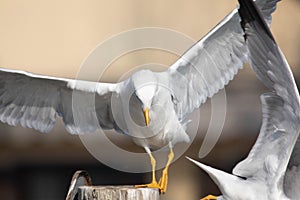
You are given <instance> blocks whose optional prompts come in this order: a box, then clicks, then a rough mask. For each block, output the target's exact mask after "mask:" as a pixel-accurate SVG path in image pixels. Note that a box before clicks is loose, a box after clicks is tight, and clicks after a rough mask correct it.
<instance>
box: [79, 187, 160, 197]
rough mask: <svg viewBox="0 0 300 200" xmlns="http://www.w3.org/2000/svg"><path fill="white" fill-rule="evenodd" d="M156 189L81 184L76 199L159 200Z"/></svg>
mask: <svg viewBox="0 0 300 200" xmlns="http://www.w3.org/2000/svg"><path fill="white" fill-rule="evenodd" d="M159 199H160V196H159V191H158V189H153V188H135V187H134V186H81V187H79V188H78V200H159Z"/></svg>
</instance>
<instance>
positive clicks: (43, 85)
mask: <svg viewBox="0 0 300 200" xmlns="http://www.w3.org/2000/svg"><path fill="white" fill-rule="evenodd" d="M277 2H278V0H257V5H258V6H259V8H260V9H261V10H262V13H263V15H264V17H265V19H266V20H267V21H268V23H269V24H270V23H271V13H272V12H273V11H274V10H275V9H276V3H277ZM145 39H146V38H145ZM247 59H248V50H247V46H246V44H245V41H244V37H243V30H242V28H241V27H240V17H239V15H238V12H237V9H235V10H234V11H232V12H231V13H230V14H229V15H228V16H226V17H225V18H224V19H223V20H222V21H221V22H220V23H219V24H218V25H217V26H216V27H215V28H214V29H212V31H210V32H209V33H208V34H207V35H206V36H205V37H204V38H203V39H201V40H200V41H199V42H197V43H196V44H195V45H194V46H192V47H191V48H190V49H189V50H188V51H187V52H186V53H185V54H184V55H183V56H182V57H181V58H180V59H179V60H177V61H176V62H175V63H174V64H173V65H172V66H171V67H170V68H169V69H168V70H166V71H164V72H161V73H156V72H152V71H150V70H142V71H138V72H136V73H134V74H133V75H132V76H131V77H129V78H128V79H127V80H125V81H123V82H119V83H116V84H112V83H99V82H88V81H82V80H72V79H63V78H55V77H47V76H40V75H35V74H31V73H27V72H22V71H15V70H8V69H0V121H2V122H5V123H8V124H9V125H13V126H16V125H18V124H21V126H23V127H29V128H33V129H35V130H38V131H41V132H50V131H51V130H52V128H53V126H54V124H55V122H56V116H57V115H59V116H60V117H61V118H62V120H63V122H64V124H65V126H66V130H67V131H68V132H70V133H71V134H80V133H86V132H94V131H96V130H98V129H100V128H102V129H115V130H116V131H118V132H121V133H124V134H126V135H129V136H132V138H133V140H134V141H135V142H136V143H137V144H138V145H140V146H142V147H143V148H144V149H145V151H146V152H147V153H148V154H149V156H150V159H151V165H152V182H151V183H150V184H146V185H142V187H155V188H159V189H160V191H161V192H162V193H164V192H165V191H166V188H167V182H168V168H169V165H170V164H171V161H172V160H173V157H174V153H173V145H174V144H176V143H177V142H189V141H190V138H189V136H188V134H187V133H186V124H187V120H186V119H187V115H188V114H190V113H191V112H192V111H193V110H194V109H196V108H198V107H199V106H200V105H201V104H202V103H204V102H205V101H206V99H207V98H208V97H212V96H213V95H214V94H215V93H217V92H218V91H219V90H220V89H222V88H223V87H224V86H225V85H226V84H228V82H229V81H230V80H232V79H233V77H234V75H235V74H236V73H237V71H238V70H239V69H240V68H242V66H243V63H244V62H245V61H246V60H247ZM73 93H75V94H76V101H73V102H72V94H73ZM90 97H93V98H94V100H95V105H94V104H93V102H91V101H87V100H86V99H87V98H90ZM162 108H163V109H162ZM113 111H115V112H113ZM132 118H133V119H134V120H133V119H132ZM167 145H168V146H169V148H170V154H169V156H168V162H167V164H166V167H165V169H164V170H163V174H162V178H161V179H160V181H159V182H157V181H156V178H155V167H156V166H155V165H156V164H155V163H156V161H155V159H154V157H153V156H152V154H151V150H152V148H155V147H163V146H167ZM112 159H113V158H112Z"/></svg>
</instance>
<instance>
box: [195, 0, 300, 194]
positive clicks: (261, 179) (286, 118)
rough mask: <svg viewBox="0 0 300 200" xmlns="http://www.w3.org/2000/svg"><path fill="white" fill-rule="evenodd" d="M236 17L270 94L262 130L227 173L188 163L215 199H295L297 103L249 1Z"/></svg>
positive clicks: (299, 180)
mask: <svg viewBox="0 0 300 200" xmlns="http://www.w3.org/2000/svg"><path fill="white" fill-rule="evenodd" d="M239 2H240V9H239V13H240V15H241V18H242V26H243V28H244V30H245V34H246V41H247V44H248V47H249V52H250V63H251V66H252V68H253V70H254V71H255V72H256V74H257V76H258V78H259V79H260V80H261V81H262V82H263V83H264V85H265V86H267V87H268V88H269V89H271V90H272V92H269V93H265V94H262V95H261V102H262V114H263V120H262V126H261V129H260V133H259V136H258V138H257V141H256V143H255V144H254V146H253V148H252V149H251V151H250V153H249V155H248V157H247V158H246V159H245V160H243V161H241V162H240V163H238V164H237V165H236V166H235V168H234V169H233V175H232V174H228V173H226V172H223V171H221V170H218V169H214V168H212V167H209V166H207V165H204V164H201V163H200V162H197V161H194V160H192V159H190V160H191V161H193V162H194V163H195V164H196V165H198V166H199V167H201V168H202V169H203V170H204V171H206V172H207V173H208V174H209V175H210V177H211V178H212V179H213V181H214V182H215V183H216V184H217V185H218V187H219V189H220V191H221V192H222V196H219V197H215V196H213V195H209V196H207V197H205V198H203V199H205V200H210V199H218V200H242V199H243V200H257V199H264V200H287V199H293V200H296V199H297V200H299V198H300V151H299V150H300V149H299V148H300V138H299V131H300V100H299V93H298V89H297V86H296V83H295V80H294V78H293V75H292V72H291V70H290V67H289V65H288V63H287V61H286V59H285V57H284V55H283V54H282V52H281V51H280V49H279V47H278V46H277V44H276V42H275V40H274V38H273V36H272V34H271V32H270V30H269V28H268V27H267V25H266V24H265V22H264V20H263V18H262V17H261V15H260V13H259V11H258V9H257V8H256V7H255V5H254V4H253V2H252V1H251V0H239Z"/></svg>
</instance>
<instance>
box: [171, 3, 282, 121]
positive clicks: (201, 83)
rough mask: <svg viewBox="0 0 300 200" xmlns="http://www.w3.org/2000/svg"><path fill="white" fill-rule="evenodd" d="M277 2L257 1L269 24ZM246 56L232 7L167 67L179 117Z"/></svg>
mask: <svg viewBox="0 0 300 200" xmlns="http://www.w3.org/2000/svg"><path fill="white" fill-rule="evenodd" d="M277 2H278V0H268V1H267V0H257V5H258V6H259V8H260V9H261V10H262V13H263V15H264V17H265V18H266V19H267V20H268V21H269V23H270V22H271V13H272V12H273V11H274V10H275V9H276V3H277ZM247 58H248V50H247V47H246V44H245V40H244V37H243V30H242V28H241V26H240V17H239V15H238V13H237V9H235V10H233V11H232V12H231V13H230V14H229V15H227V16H226V17H225V18H224V19H223V20H222V21H221V22H220V23H219V24H218V25H217V26H216V27H215V28H214V29H212V30H211V31H210V32H209V33H208V34H207V35H206V36H205V37H204V38H202V39H201V40H200V41H199V42H197V43H196V44H195V45H194V46H193V47H191V48H190V49H189V50H188V51H187V52H186V53H185V54H184V55H183V56H182V57H181V58H180V59H179V60H177V61H176V62H175V63H174V64H173V65H172V66H171V67H170V69H169V71H168V73H169V77H170V82H171V83H170V84H171V85H170V88H171V89H172V91H173V93H174V99H175V100H176V101H174V102H176V103H175V105H177V115H178V116H179V118H184V116H185V115H186V114H188V113H190V112H192V111H193V110H194V109H195V108H198V107H199V106H200V105H201V104H202V103H204V102H205V101H206V99H207V98H208V97H212V96H213V95H214V94H215V93H216V92H218V91H219V90H220V89H222V88H223V87H224V86H225V85H226V84H228V82H229V81H230V80H232V79H233V77H234V75H235V74H236V73H237V72H238V70H239V69H241V68H242V67H243V63H244V62H245V61H246V60H247Z"/></svg>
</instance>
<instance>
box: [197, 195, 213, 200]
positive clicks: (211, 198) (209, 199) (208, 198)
mask: <svg viewBox="0 0 300 200" xmlns="http://www.w3.org/2000/svg"><path fill="white" fill-rule="evenodd" d="M200 200H217V197H216V196H214V195H207V196H206V197H204V198H202V199H200Z"/></svg>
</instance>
